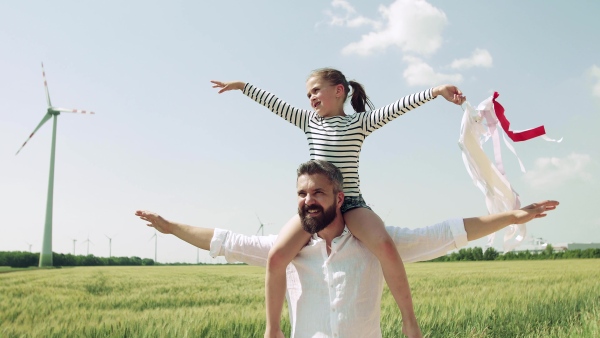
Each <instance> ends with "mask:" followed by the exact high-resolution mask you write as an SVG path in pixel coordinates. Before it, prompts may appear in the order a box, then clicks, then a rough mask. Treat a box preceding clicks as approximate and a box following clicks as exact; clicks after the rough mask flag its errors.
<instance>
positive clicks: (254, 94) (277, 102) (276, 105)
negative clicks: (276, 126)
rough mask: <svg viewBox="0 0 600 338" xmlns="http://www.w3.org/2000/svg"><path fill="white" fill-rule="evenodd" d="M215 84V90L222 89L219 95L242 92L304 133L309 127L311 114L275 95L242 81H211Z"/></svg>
mask: <svg viewBox="0 0 600 338" xmlns="http://www.w3.org/2000/svg"><path fill="white" fill-rule="evenodd" d="M210 82H212V83H213V88H221V89H220V90H219V94H221V93H223V92H226V91H229V90H236V89H238V90H241V91H242V92H243V93H244V95H246V96H248V97H249V98H251V99H252V100H254V101H256V102H258V103H260V104H261V105H263V106H265V107H267V108H269V110H271V111H272V112H274V113H275V114H277V115H278V116H279V117H281V118H283V119H285V120H286V121H288V122H290V123H291V124H293V125H295V126H296V127H298V128H300V129H302V130H303V131H304V130H305V129H306V127H307V126H308V119H309V118H310V116H311V114H313V113H314V112H311V111H309V110H305V109H298V108H295V107H292V106H291V105H289V104H288V103H286V102H285V101H283V100H281V99H279V98H277V97H276V96H275V95H273V94H271V93H269V92H267V91H265V90H262V89H260V88H257V87H255V86H253V85H251V84H250V83H244V82H241V81H232V82H221V81H210Z"/></svg>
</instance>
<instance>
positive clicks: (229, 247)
mask: <svg viewBox="0 0 600 338" xmlns="http://www.w3.org/2000/svg"><path fill="white" fill-rule="evenodd" d="M135 214H136V216H138V217H139V218H141V219H142V220H144V221H147V222H149V223H148V226H149V227H153V228H155V229H156V230H158V231H160V232H162V233H163V234H171V235H174V236H176V237H177V238H179V239H181V240H183V241H186V242H188V243H190V244H191V245H193V246H196V247H198V248H200V249H204V250H207V251H209V252H210V255H211V256H212V257H213V258H215V257H217V256H223V257H225V259H226V260H227V262H230V263H234V262H242V263H246V264H249V265H256V266H263V267H264V266H265V265H266V263H267V255H268V253H269V250H270V249H271V247H272V246H273V243H274V241H275V236H246V235H241V234H237V233H234V232H231V231H226V230H223V229H218V228H217V229H212V228H202V227H196V226H191V225H185V224H181V223H176V222H171V221H169V220H166V219H164V218H163V217H161V216H160V215H158V214H156V213H153V212H150V211H143V210H138V211H136V213H135Z"/></svg>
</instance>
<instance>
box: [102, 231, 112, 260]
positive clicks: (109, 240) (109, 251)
mask: <svg viewBox="0 0 600 338" xmlns="http://www.w3.org/2000/svg"><path fill="white" fill-rule="evenodd" d="M104 236H106V238H108V258H111V257H112V240H113V238H114V237H115V235H113V236H112V237H108V235H107V234H104Z"/></svg>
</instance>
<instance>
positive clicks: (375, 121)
mask: <svg viewBox="0 0 600 338" xmlns="http://www.w3.org/2000/svg"><path fill="white" fill-rule="evenodd" d="M433 99H434V98H433V88H429V89H427V90H424V91H422V92H419V93H415V94H411V95H407V96H405V97H403V98H401V99H400V100H398V101H396V102H394V103H392V104H390V105H387V106H385V107H382V108H379V109H376V110H373V111H370V112H366V113H360V114H362V116H361V118H362V125H363V131H364V133H365V134H366V135H369V134H371V133H372V132H374V131H375V130H377V129H379V128H381V127H383V126H384V125H385V124H386V123H388V122H390V121H392V120H394V119H395V118H397V117H398V116H400V115H404V113H406V112H408V111H410V110H413V109H415V108H417V107H420V106H422V105H423V104H425V103H427V102H429V101H431V100H433Z"/></svg>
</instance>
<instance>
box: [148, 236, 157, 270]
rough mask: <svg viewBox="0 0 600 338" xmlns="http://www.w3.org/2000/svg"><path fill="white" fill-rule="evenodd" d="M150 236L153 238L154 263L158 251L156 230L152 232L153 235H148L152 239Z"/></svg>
mask: <svg viewBox="0 0 600 338" xmlns="http://www.w3.org/2000/svg"><path fill="white" fill-rule="evenodd" d="M152 238H154V263H156V262H157V260H156V255H157V253H158V235H157V234H156V231H155V232H154V235H152V237H150V240H152Z"/></svg>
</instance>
